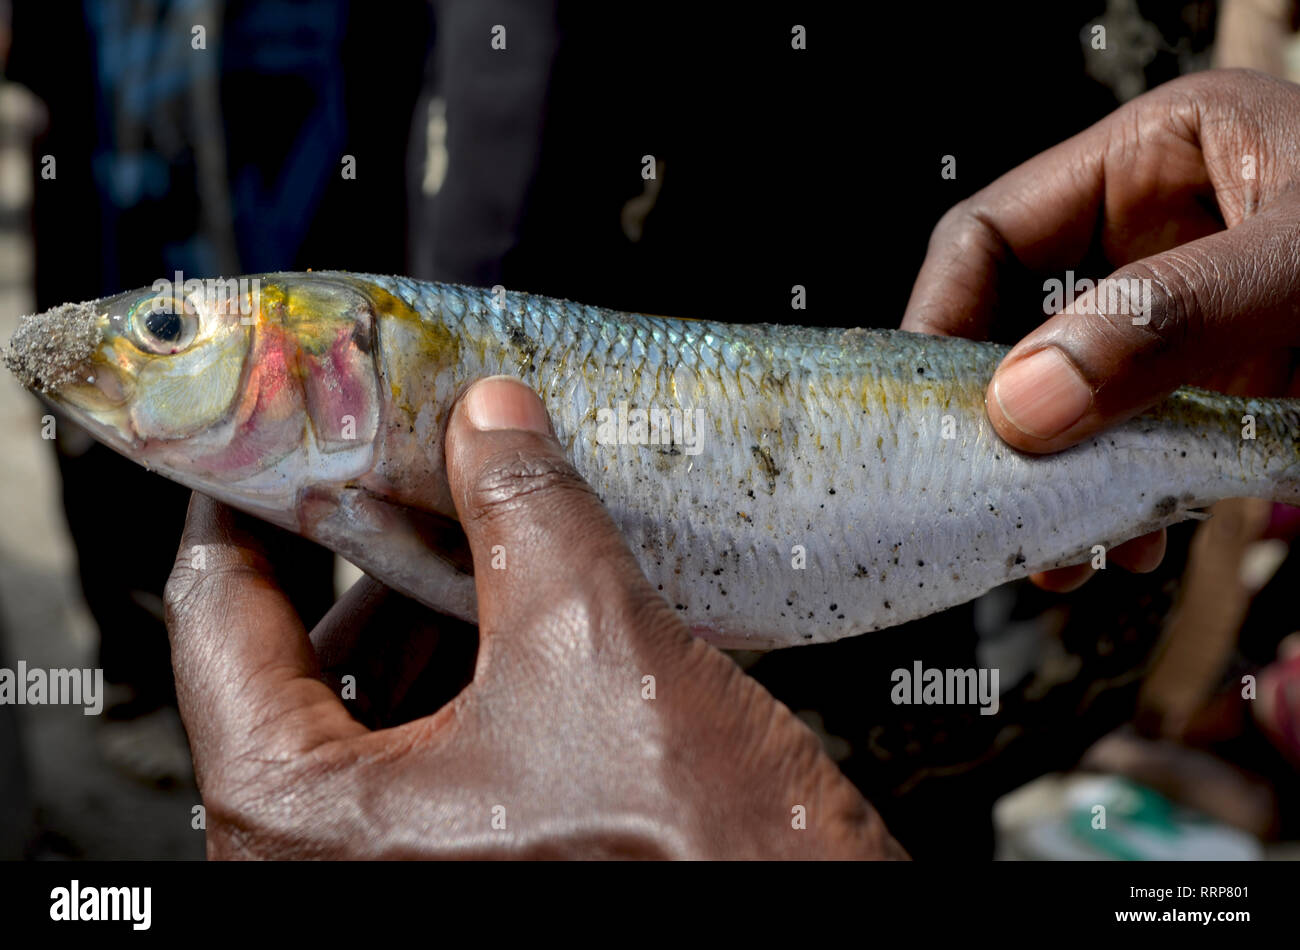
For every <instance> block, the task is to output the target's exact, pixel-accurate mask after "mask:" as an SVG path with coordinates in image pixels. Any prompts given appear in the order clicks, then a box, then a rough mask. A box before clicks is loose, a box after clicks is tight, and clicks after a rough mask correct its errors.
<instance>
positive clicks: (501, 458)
mask: <svg viewBox="0 0 1300 950" xmlns="http://www.w3.org/2000/svg"><path fill="white" fill-rule="evenodd" d="M446 457H447V479H448V484H449V487H450V489H451V495H452V499H453V501H454V503H455V505H456V511H457V513H458V514H459V516H460V521H461V527H462V528H463V529H464V531H465V535H466V537H467V538H468V540H469V545H470V549H471V551H472V553H473V557H474V578H475V586H476V588H477V591H478V600H479V625H480V627H481V629H482V630H483V631H484V633H485V635H488V636H495V635H502V634H504V635H510V634H512V633H517V632H527V631H532V630H536V629H539V628H542V627H545V628H548V629H549V628H550V627H548V625H545V624H540V625H539V623H538V621H539V620H544V619H546V618H548V617H551V616H553V615H556V614H558V613H561V612H563V613H565V614H566V616H564V617H563V618H562V620H563V622H562V623H560V624H559V625H558V626H557V627H555V629H561V630H566V631H567V632H569V633H571V634H574V635H576V631H577V629H578V628H582V629H591V630H593V631H594V632H595V633H596V634H597V635H599V633H600V628H601V625H602V624H603V623H610V624H612V623H615V622H618V621H621V620H625V619H627V617H628V616H629V613H628V612H634V613H635V612H639V611H642V610H644V609H646V608H650V609H651V610H654V611H658V610H663V611H667V610H668V608H667V606H666V604H664V602H663V601H662V599H661V598H659V597H658V595H657V594H656V593H655V592H654V590H653V589H652V588H651V587H650V583H649V581H647V580H646V579H645V575H644V574H642V572H641V567H640V565H638V564H637V562H636V560H635V559H634V558H633V557H632V553H631V551H630V550H628V547H627V542H626V541H624V540H623V536H622V535H621V534H620V533H619V530H618V528H617V527H616V526H615V524H614V522H613V520H612V519H611V518H610V516H609V514H608V513H607V512H606V511H605V508H604V507H603V506H602V505H601V503H600V500H599V499H598V498H597V497H596V495H595V493H594V492H593V491H592V490H591V488H590V487H589V486H588V485H587V483H586V482H585V481H583V479H582V476H580V475H579V474H578V473H577V472H576V471H575V470H574V468H573V466H572V465H570V464H569V462H568V460H567V459H566V458H565V456H564V453H563V451H562V450H561V448H560V444H559V442H558V441H556V438H555V435H554V433H553V432H552V430H551V425H550V421H549V419H548V418H547V415H546V409H545V407H544V406H543V405H542V402H541V400H540V399H539V398H538V397H537V394H536V393H534V392H533V391H532V390H531V389H529V388H528V387H527V386H526V385H524V384H523V383H521V382H520V381H518V380H516V379H513V378H510V377H506V376H494V377H491V378H489V379H483V380H480V381H478V382H476V383H475V384H474V385H473V386H471V387H470V388H469V389H468V390H467V391H466V392H465V395H464V396H463V397H462V398H461V399H460V401H459V402H458V403H457V404H456V406H455V407H454V408H453V410H452V414H451V420H450V422H449V423H448V426H447V442H446ZM668 613H669V614H671V612H670V611H669V612H668Z"/></svg>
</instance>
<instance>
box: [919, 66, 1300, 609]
mask: <svg viewBox="0 0 1300 950" xmlns="http://www.w3.org/2000/svg"><path fill="white" fill-rule="evenodd" d="M1297 181H1300V87H1297V86H1295V85H1292V84H1290V83H1285V82H1282V81H1280V80H1275V79H1272V78H1269V77H1267V76H1264V75H1261V74H1257V73H1250V72H1241V71H1226V72H1207V73H1199V74H1196V75H1193V76H1188V77H1185V78H1182V79H1179V80H1175V81H1174V82H1171V83H1168V84H1166V85H1164V86H1161V87H1160V88H1158V89H1156V90H1153V91H1152V92H1150V93H1148V94H1147V95H1145V96H1142V97H1140V98H1138V99H1135V100H1134V101H1132V102H1130V103H1128V104H1127V105H1125V106H1123V107H1122V108H1120V109H1118V110H1116V111H1115V112H1114V113H1113V114H1111V115H1110V116H1108V117H1107V118H1105V119H1104V120H1102V121H1101V122H1099V123H1097V124H1096V125H1094V126H1092V127H1091V128H1089V129H1087V130H1086V131H1084V132H1081V133H1080V134H1078V135H1076V136H1074V137H1073V138H1071V139H1069V140H1067V141H1065V142H1063V143H1061V144H1060V145H1057V146H1056V147H1055V148H1052V149H1049V150H1048V151H1046V152H1044V153H1043V154H1041V155H1038V156H1036V157H1035V158H1033V159H1031V160H1029V161H1028V162H1026V163H1024V164H1023V165H1021V166H1019V167H1018V168H1016V169H1014V170H1012V171H1011V172H1008V173H1007V174H1006V175H1004V176H1002V177H1001V178H999V179H998V180H997V181H995V182H993V183H992V184H991V185H989V186H988V187H987V188H984V189H982V190H981V191H979V192H977V193H975V194H974V195H972V196H971V197H970V198H968V199H966V200H965V201H963V202H961V203H960V204H958V205H957V206H955V207H954V208H953V209H952V210H950V211H949V212H948V213H947V214H946V215H944V217H943V218H942V219H941V220H940V222H939V224H938V225H937V226H936V227H935V229H934V233H933V235H932V236H931V238H930V246H929V250H928V252H927V255H926V259H925V262H924V264H923V265H922V268H921V272H920V275H919V276H918V278H917V281H916V285H915V287H914V288H913V290H912V296H911V299H910V300H909V301H908V305H907V311H906V314H905V316H904V319H903V324H902V326H903V329H905V330H913V331H916V332H922V333H937V334H943V335H961V336H968V337H974V338H983V337H985V336H986V335H987V334H988V332H989V329H990V325H991V324H992V321H993V316H994V313H995V310H996V309H997V306H998V298H999V295H1000V292H1002V291H1005V290H1007V284H1008V279H1009V277H1010V275H1011V273H1012V272H1013V271H1014V270H1016V269H1024V270H1027V271H1029V272H1031V273H1034V274H1038V275H1043V274H1052V273H1055V274H1057V275H1058V276H1059V275H1063V273H1064V272H1065V271H1066V270H1067V269H1071V268H1074V267H1077V266H1079V265H1080V264H1081V262H1084V261H1085V260H1087V259H1089V258H1090V257H1100V258H1102V259H1103V260H1104V262H1105V264H1106V265H1108V266H1109V267H1113V268H1118V269H1116V270H1114V271H1113V272H1112V273H1111V274H1110V275H1109V280H1110V281H1111V283H1108V284H1107V285H1106V289H1105V290H1103V291H1102V292H1100V293H1098V292H1097V291H1096V290H1093V291H1089V292H1087V293H1084V294H1082V295H1081V296H1079V297H1078V299H1076V300H1075V302H1074V303H1073V305H1071V306H1069V307H1067V308H1066V309H1065V310H1063V311H1062V312H1061V313H1058V314H1056V315H1055V316H1052V317H1051V318H1050V319H1048V320H1047V321H1046V322H1044V323H1043V324H1042V325H1041V326H1039V327H1037V329H1035V330H1033V331H1032V332H1030V333H1029V334H1028V336H1026V337H1024V338H1023V339H1022V340H1021V341H1020V342H1019V343H1018V344H1017V345H1016V346H1015V347H1014V348H1013V349H1012V350H1011V352H1010V353H1009V354H1008V355H1007V357H1006V358H1005V359H1004V360H1003V361H1002V364H1001V366H999V367H998V370H997V372H996V374H995V375H994V377H993V379H992V381H991V382H990V384H989V388H988V393H987V399H986V403H987V406H988V413H989V418H990V420H991V421H992V423H993V425H994V427H995V428H996V430H997V432H998V434H999V435H1000V436H1001V437H1002V438H1003V439H1004V440H1006V441H1007V442H1008V443H1009V444H1011V445H1012V446H1014V447H1015V448H1017V449H1020V450H1022V451H1025V452H1055V451H1058V450H1060V449H1063V448H1066V447H1068V446H1070V445H1073V444H1075V443H1076V442H1079V441H1081V440H1084V439H1087V438H1089V437H1090V436H1092V435H1094V434H1095V433H1097V432H1098V431H1100V430H1102V429H1104V428H1106V427H1107V426H1111V425H1115V424H1116V423H1119V422H1122V421H1123V420H1125V419H1128V418H1130V417H1131V416H1134V415H1136V414H1137V413H1139V412H1141V411H1142V410H1144V409H1146V408H1147V407H1149V406H1151V405H1152V404H1154V403H1156V402H1158V401H1159V400H1161V399H1162V398H1164V397H1165V396H1166V395H1168V394H1169V393H1170V392H1171V391H1173V390H1174V389H1176V388H1177V387H1178V386H1180V385H1183V384H1185V383H1196V384H1198V385H1204V386H1208V387H1211V388H1218V389H1222V390H1225V391H1232V392H1237V393H1239V394H1250V395H1277V394H1285V393H1290V394H1294V393H1296V392H1297V389H1296V386H1295V384H1294V373H1293V369H1294V360H1293V354H1292V352H1291V348H1293V347H1295V346H1297V345H1298V344H1300V320H1298V319H1297V317H1300V253H1298V252H1297V248H1300V192H1298V191H1297V189H1296V187H1295V186H1296V183H1297ZM1132 280H1138V281H1142V282H1146V283H1145V284H1138V285H1133V284H1130V283H1129V282H1130V281H1132ZM1133 286H1138V287H1142V286H1145V287H1146V288H1148V289H1149V290H1150V298H1149V301H1143V300H1140V299H1134V298H1133V296H1132V295H1131V294H1128V293H1126V292H1125V291H1126V290H1127V289H1129V288H1131V287H1133ZM1144 303H1145V304H1146V306H1145V308H1143V306H1142V304H1144ZM1164 544H1165V541H1164V532H1158V533H1156V534H1151V535H1146V536H1144V537H1141V538H1135V539H1134V540H1132V541H1129V542H1128V543H1126V544H1124V545H1121V546H1120V547H1117V548H1116V549H1115V550H1114V551H1112V552H1109V553H1108V557H1109V559H1110V560H1112V561H1114V562H1115V563H1117V564H1120V565H1121V566H1124V567H1128V568H1130V569H1132V570H1138V571H1142V570H1152V569H1154V568H1155V567H1156V565H1158V564H1159V562H1160V559H1161V557H1163V554H1164ZM1091 573H1092V572H1091V570H1090V568H1089V567H1088V566H1087V565H1080V566H1077V567H1069V568H1062V569H1060V570H1058V571H1051V572H1048V573H1047V574H1043V575H1037V576H1036V577H1035V580H1036V581H1037V582H1038V583H1040V584H1041V585H1042V586H1045V587H1048V588H1050V589H1055V590H1069V589H1072V588H1074V587H1077V586H1078V585H1079V584H1081V583H1083V581H1084V580H1086V579H1087V578H1088V577H1089V576H1091Z"/></svg>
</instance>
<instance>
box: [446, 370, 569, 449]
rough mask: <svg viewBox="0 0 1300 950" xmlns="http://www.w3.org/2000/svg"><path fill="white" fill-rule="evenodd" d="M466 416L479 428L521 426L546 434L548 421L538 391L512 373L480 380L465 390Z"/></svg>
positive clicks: (548, 427) (548, 425)
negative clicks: (511, 374)
mask: <svg viewBox="0 0 1300 950" xmlns="http://www.w3.org/2000/svg"><path fill="white" fill-rule="evenodd" d="M465 416H466V418H468V419H469V422H470V425H472V426H473V427H474V428H476V429H480V430H484V431H486V430H491V429H523V430H524V431H526V432H540V433H541V434H542V435H549V434H550V432H551V422H550V419H549V418H548V417H547V415H546V407H545V406H543V405H542V401H541V399H539V398H538V397H537V393H535V392H533V391H532V390H531V389H529V388H528V387H527V386H525V385H524V384H523V383H521V382H520V381H519V380H517V379H515V378H514V377H513V376H490V377H488V378H487V379H480V380H479V381H478V382H476V383H475V384H474V385H473V386H471V387H470V388H469V390H468V391H467V392H466V393H465Z"/></svg>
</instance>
